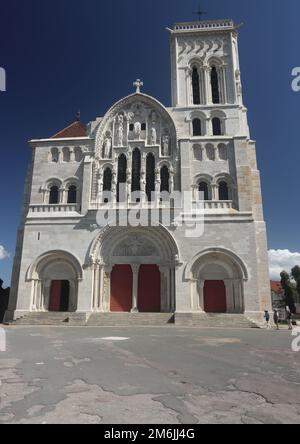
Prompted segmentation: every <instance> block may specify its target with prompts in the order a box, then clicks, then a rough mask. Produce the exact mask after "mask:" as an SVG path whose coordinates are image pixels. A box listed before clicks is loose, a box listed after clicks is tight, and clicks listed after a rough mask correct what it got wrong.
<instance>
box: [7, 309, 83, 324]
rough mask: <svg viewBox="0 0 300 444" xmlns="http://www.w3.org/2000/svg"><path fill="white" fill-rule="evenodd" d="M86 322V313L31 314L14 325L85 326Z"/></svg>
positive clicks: (16, 321)
mask: <svg viewBox="0 0 300 444" xmlns="http://www.w3.org/2000/svg"><path fill="white" fill-rule="evenodd" d="M86 321H87V315H86V313H60V312H59V313H54V312H51V313H50V312H49V313H29V314H28V315H26V316H24V317H22V318H20V319H16V320H15V321H14V322H13V325H66V326H85V325H86Z"/></svg>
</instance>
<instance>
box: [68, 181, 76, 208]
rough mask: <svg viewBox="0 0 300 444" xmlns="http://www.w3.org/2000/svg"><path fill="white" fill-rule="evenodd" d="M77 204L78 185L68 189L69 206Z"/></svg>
mask: <svg viewBox="0 0 300 444" xmlns="http://www.w3.org/2000/svg"><path fill="white" fill-rule="evenodd" d="M75 203H77V187H76V185H71V186H70V187H69V189H68V204H75Z"/></svg>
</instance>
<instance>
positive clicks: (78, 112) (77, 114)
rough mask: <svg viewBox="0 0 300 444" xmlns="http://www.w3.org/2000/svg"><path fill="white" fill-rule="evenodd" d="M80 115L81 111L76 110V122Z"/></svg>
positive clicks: (78, 120)
mask: <svg viewBox="0 0 300 444" xmlns="http://www.w3.org/2000/svg"><path fill="white" fill-rule="evenodd" d="M80 117H81V113H80V110H78V111H77V113H76V121H77V122H80Z"/></svg>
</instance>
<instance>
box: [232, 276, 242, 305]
mask: <svg viewBox="0 0 300 444" xmlns="http://www.w3.org/2000/svg"><path fill="white" fill-rule="evenodd" d="M232 285H233V292H234V305H235V313H243V311H244V304H243V294H242V293H243V292H242V284H241V280H240V279H234V280H233V282H232Z"/></svg>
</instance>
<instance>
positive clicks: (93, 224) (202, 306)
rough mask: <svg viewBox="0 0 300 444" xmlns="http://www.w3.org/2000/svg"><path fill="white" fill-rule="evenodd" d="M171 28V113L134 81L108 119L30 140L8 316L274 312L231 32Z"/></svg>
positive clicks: (213, 24)
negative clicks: (39, 314)
mask: <svg viewBox="0 0 300 444" xmlns="http://www.w3.org/2000/svg"><path fill="white" fill-rule="evenodd" d="M168 32H169V37H170V51H171V88H172V103H171V106H168V107H167V106H165V105H163V104H162V103H160V102H159V101H158V100H157V99H155V98H154V97H152V96H151V95H150V94H148V93H146V90H147V88H146V85H145V86H144V85H143V83H142V81H140V80H137V81H136V82H135V83H134V88H135V90H134V92H133V93H130V94H129V95H127V96H125V97H123V98H121V99H120V100H119V101H118V102H117V103H115V104H112V106H111V108H110V109H109V110H108V111H107V112H106V114H105V115H104V116H102V117H95V119H94V120H93V121H92V122H89V123H88V124H87V125H84V124H82V123H81V122H80V120H79V119H77V120H76V121H75V122H74V123H73V124H71V125H70V126H68V127H67V128H65V129H64V130H62V131H60V132H58V133H57V134H55V135H54V136H52V137H46V138H45V139H41V140H31V142H30V146H31V149H32V160H31V163H30V165H29V168H28V173H27V179H26V186H25V198H24V207H23V214H22V221H21V225H20V229H19V232H18V241H17V249H16V255H15V260H14V269H13V278H12V288H11V295H10V304H9V310H8V312H7V314H6V318H7V320H9V319H18V318H21V317H24V316H28V315H29V314H31V313H43V314H44V315H45V313H46V314H47V313H53V312H64V313H84V314H86V316H87V318H88V317H89V316H90V315H91V314H93V315H97V314H99V315H100V314H101V315H102V316H103V315H104V314H107V315H108V314H110V313H128V316H130V313H171V314H172V313H175V314H176V315H178V316H180V314H184V315H185V316H187V317H188V316H189V315H190V316H192V315H194V314H199V315H200V314H203V313H227V314H228V313H229V314H239V315H244V316H245V317H246V318H248V319H251V320H254V321H260V320H261V319H262V317H263V312H264V310H266V309H268V310H271V308H272V304H271V297H270V281H269V276H268V255H267V240H266V226H265V222H264V216H263V206H262V197H261V185H260V173H259V170H258V166H257V161H256V147H255V142H254V141H253V140H252V139H251V137H250V132H249V127H248V120H247V109H246V107H245V105H244V102H243V94H242V84H241V71H240V64H239V54H238V27H237V26H236V24H235V23H234V22H233V21H232V20H218V21H199V22H191V23H178V24H175V25H174V26H173V27H172V29H169V30H168ZM125 93H127V92H125ZM179 195H181V196H182V200H180V199H178V196H179ZM174 196H175V197H174ZM183 199H184V200H185V202H184V203H183ZM186 200H188V203H187V202H186ZM149 210H151V211H152V213H153V214H154V215H155V218H154V219H155V221H154V223H153V220H152V219H151V221H152V223H149ZM165 210H166V214H167V213H168V210H169V215H170V217H169V218H167V217H165ZM108 214H110V215H111V217H110V218H108V219H107V215H108ZM137 220H139V221H140V223H136V221H137ZM193 224H194V225H193ZM192 226H195V228H194V230H193V229H191V227H192ZM193 231H194V233H193Z"/></svg>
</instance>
